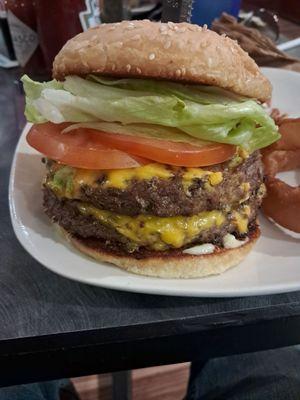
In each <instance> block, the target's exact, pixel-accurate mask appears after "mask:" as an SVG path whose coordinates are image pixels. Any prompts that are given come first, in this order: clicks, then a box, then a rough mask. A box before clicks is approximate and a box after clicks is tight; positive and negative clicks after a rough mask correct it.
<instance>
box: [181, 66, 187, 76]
mask: <svg viewBox="0 0 300 400" xmlns="http://www.w3.org/2000/svg"><path fill="white" fill-rule="evenodd" d="M181 73H182V75H185V73H186V69H185V68H184V67H182V68H181Z"/></svg>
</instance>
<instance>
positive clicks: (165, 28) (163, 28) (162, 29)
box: [159, 25, 168, 33]
mask: <svg viewBox="0 0 300 400" xmlns="http://www.w3.org/2000/svg"><path fill="white" fill-rule="evenodd" d="M167 29H168V28H167V27H166V25H161V26H160V27H159V31H160V32H161V33H162V32H164V31H166V30H167Z"/></svg>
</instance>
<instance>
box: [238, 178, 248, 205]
mask: <svg viewBox="0 0 300 400" xmlns="http://www.w3.org/2000/svg"><path fill="white" fill-rule="evenodd" d="M240 188H241V189H242V191H243V192H244V194H243V197H242V198H241V200H240V203H244V202H245V201H247V200H248V199H249V197H250V183H249V182H243V183H242V184H241V185H240Z"/></svg>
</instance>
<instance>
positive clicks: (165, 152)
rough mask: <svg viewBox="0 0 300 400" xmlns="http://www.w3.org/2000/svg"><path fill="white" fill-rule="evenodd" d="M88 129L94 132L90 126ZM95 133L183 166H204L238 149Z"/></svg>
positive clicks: (105, 140)
mask: <svg viewBox="0 0 300 400" xmlns="http://www.w3.org/2000/svg"><path fill="white" fill-rule="evenodd" d="M87 130H89V131H92V130H91V129H87ZM94 132H97V134H98V135H99V141H101V143H103V144H105V145H106V146H109V147H113V148H115V149H118V150H122V151H125V152H128V153H130V154H134V155H136V156H140V157H145V158H149V159H150V160H154V161H157V162H160V163H164V164H170V165H176V166H183V167H202V166H208V165H213V164H219V163H221V162H223V161H226V160H228V159H230V158H231V157H232V156H233V155H234V153H235V151H236V147H235V146H232V145H229V144H223V143H214V144H209V145H207V146H203V147H199V146H194V145H191V144H189V143H183V142H171V141H167V140H159V139H152V138H151V139H148V138H143V137H139V136H129V135H122V134H116V133H107V132H99V131H94Z"/></svg>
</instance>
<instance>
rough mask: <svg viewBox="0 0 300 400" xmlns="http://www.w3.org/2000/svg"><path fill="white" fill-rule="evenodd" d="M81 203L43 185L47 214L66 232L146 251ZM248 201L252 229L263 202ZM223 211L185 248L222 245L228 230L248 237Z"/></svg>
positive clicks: (239, 236) (112, 245) (128, 250)
mask: <svg viewBox="0 0 300 400" xmlns="http://www.w3.org/2000/svg"><path fill="white" fill-rule="evenodd" d="M78 204H79V202H78V201H77V200H69V199H59V198H58V197H57V196H56V195H55V194H54V193H53V192H52V191H51V190H49V189H48V188H44V209H45V212H46V214H47V215H48V216H49V217H50V218H51V219H52V221H53V222H56V223H58V224H59V225H60V226H62V227H63V228H64V229H65V230H66V231H67V232H69V233H71V234H73V235H75V236H78V237H82V238H91V239H100V240H101V241H102V242H105V243H106V245H107V246H108V247H112V248H115V247H116V246H117V245H118V246H119V247H120V249H121V250H122V251H123V252H124V251H125V252H127V253H132V252H133V253H136V252H141V251H142V252H144V251H145V250H147V246H146V248H144V249H143V248H142V249H141V246H137V245H136V243H134V242H133V241H132V240H130V239H128V238H127V237H125V236H124V235H122V234H121V233H119V232H118V231H117V230H116V229H115V228H114V227H113V226H110V225H108V224H105V223H102V222H101V221H99V219H97V218H95V217H94V216H92V215H83V214H82V213H80V211H79V209H78ZM245 204H246V205H248V206H249V207H250V210H251V211H250V214H249V219H248V221H249V222H248V230H249V229H250V227H251V226H252V227H253V226H255V221H256V213H257V209H258V207H259V205H260V203H259V202H258V200H257V198H256V197H254V196H252V197H251V198H250V199H249V200H248V201H247V202H245V203H244V205H245ZM224 214H225V220H224V223H223V224H222V225H221V226H212V227H210V228H209V229H205V230H203V231H201V232H200V233H199V234H198V235H197V237H195V238H194V239H193V240H192V241H191V242H189V243H188V244H187V245H186V246H184V247H183V248H185V247H190V246H191V245H192V244H201V243H214V244H217V245H222V238H223V236H224V235H226V233H232V234H234V235H235V236H236V237H237V238H244V237H246V236H247V234H240V233H239V232H238V230H237V226H236V224H235V223H233V218H232V215H233V213H232V211H229V212H227V213H224ZM133 218H134V217H133ZM142 247H143V246H142ZM169 248H172V246H169Z"/></svg>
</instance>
